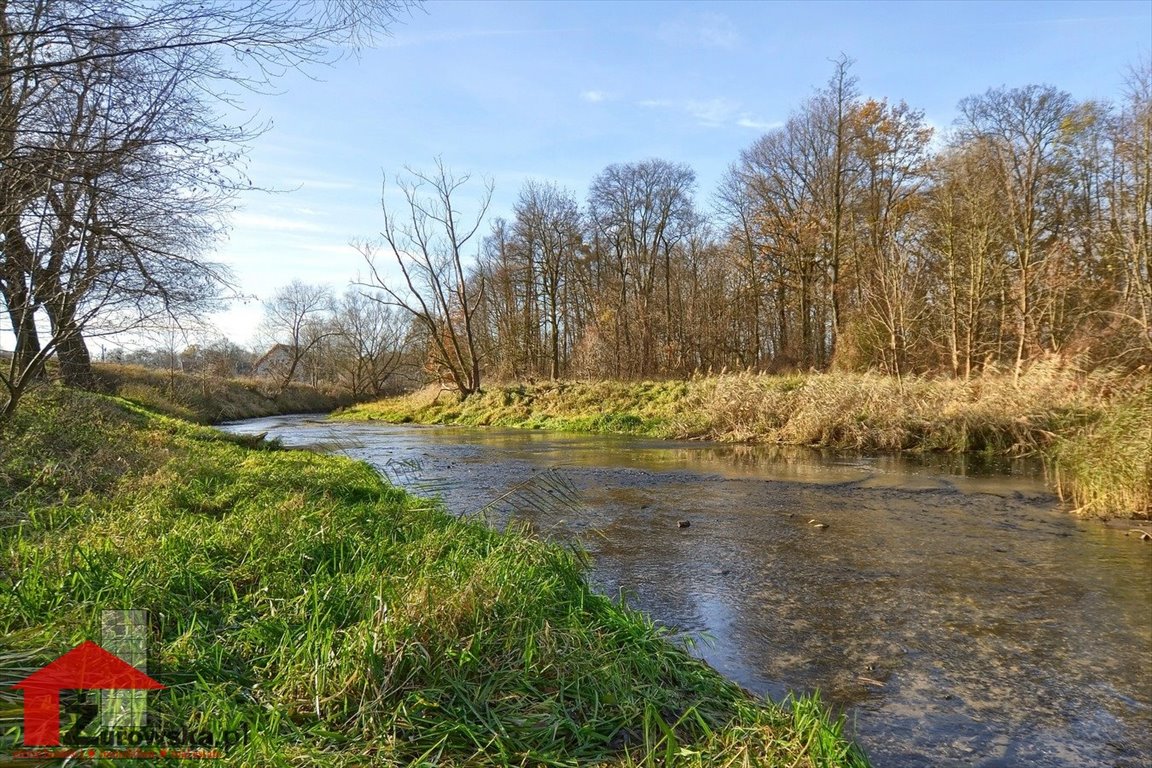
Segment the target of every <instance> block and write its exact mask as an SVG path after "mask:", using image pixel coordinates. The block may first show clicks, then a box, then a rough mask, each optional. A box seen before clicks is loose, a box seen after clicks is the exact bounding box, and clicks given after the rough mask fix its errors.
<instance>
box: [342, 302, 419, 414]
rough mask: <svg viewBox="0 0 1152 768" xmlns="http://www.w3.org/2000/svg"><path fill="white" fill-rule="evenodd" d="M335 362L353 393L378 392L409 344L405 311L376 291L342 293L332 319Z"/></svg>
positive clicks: (391, 375) (403, 359)
mask: <svg viewBox="0 0 1152 768" xmlns="http://www.w3.org/2000/svg"><path fill="white" fill-rule="evenodd" d="M333 327H334V330H335V350H334V353H335V362H336V367H337V368H338V370H339V372H340V374H341V377H342V378H343V379H344V382H345V383H346V384H347V386H348V388H349V389H350V390H351V392H352V394H353V395H356V396H363V395H382V394H384V392H385V391H386V389H387V387H388V383H389V380H390V379H391V378H392V377H393V375H394V374H396V372H397V371H398V370H399V369H400V367H401V366H402V365H403V364H404V362H405V357H406V355H407V352H408V348H409V346H410V343H411V324H410V322H409V318H408V317H407V314H406V313H404V311H403V310H401V309H400V308H398V307H395V306H392V305H390V304H388V303H387V302H386V300H385V299H384V297H382V296H380V295H379V294H378V293H364V292H361V291H358V290H355V289H352V290H349V291H347V292H346V293H345V294H344V297H343V299H341V300H340V302H339V305H338V306H337V308H336V316H335V317H334V318H333Z"/></svg>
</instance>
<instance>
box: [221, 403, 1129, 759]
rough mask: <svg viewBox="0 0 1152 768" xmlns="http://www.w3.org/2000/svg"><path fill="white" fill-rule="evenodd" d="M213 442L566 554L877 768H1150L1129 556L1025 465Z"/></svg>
mask: <svg viewBox="0 0 1152 768" xmlns="http://www.w3.org/2000/svg"><path fill="white" fill-rule="evenodd" d="M226 428H227V429H229V430H230V431H235V432H244V433H252V434H255V433H259V432H264V431H267V432H268V433H269V436H270V437H280V438H282V439H283V441H284V442H285V443H286V444H288V445H294V446H309V447H313V448H317V449H321V450H332V451H339V452H342V453H344V454H347V455H350V456H353V457H356V458H360V459H364V460H366V461H368V462H370V463H372V464H374V465H376V466H378V467H380V468H381V469H382V470H383V471H384V472H385V474H388V475H389V476H390V477H392V478H393V479H394V480H396V481H397V482H399V483H400V484H404V485H408V486H410V487H413V488H415V489H416V490H421V491H423V492H425V493H428V492H438V493H440V494H441V495H442V496H443V498H444V501H445V503H446V504H447V505H448V507H449V509H451V510H452V511H454V512H456V513H460V514H468V513H478V512H480V511H481V510H483V515H484V516H485V518H486V519H488V520H489V522H491V523H492V524H494V525H502V524H504V523H505V522H506V520H507V519H508V517H509V516H510V515H514V516H516V517H518V518H522V519H525V520H527V521H528V522H529V523H530V524H532V525H533V527H534V528H535V529H536V530H537V531H539V532H540V533H542V534H543V535H547V536H556V537H561V538H575V539H578V540H579V541H580V542H581V543H582V544H583V546H584V547H585V548H586V549H588V550H589V551H590V552H591V553H592V555H593V560H594V566H593V570H592V573H591V575H590V576H591V579H592V581H593V583H594V584H595V585H596V587H597V588H598V589H600V590H601V591H603V592H606V593H608V594H613V595H615V594H619V593H623V594H624V595H625V597H626V598H627V600H628V602H629V603H630V604H631V605H633V606H634V607H636V608H639V609H641V610H643V611H646V612H647V613H649V614H650V615H651V616H652V617H653V618H654V619H656V620H657V621H659V622H661V623H663V624H666V625H668V626H671V627H674V628H675V629H676V630H677V631H678V633H680V634H682V635H683V636H686V637H688V638H692V639H695V640H698V641H701V642H698V643H697V644H696V646H695V648H694V650H693V652H694V653H696V654H697V655H699V656H701V657H703V658H704V659H706V660H707V661H708V662H709V663H711V664H712V665H713V666H714V667H716V668H717V669H718V670H720V671H721V672H723V673H724V674H725V675H727V676H729V677H730V678H732V679H734V680H736V681H738V682H739V683H741V684H742V685H744V686H746V687H748V688H749V689H751V690H754V691H757V692H759V693H763V694H767V695H770V696H772V697H775V698H779V697H782V696H784V695H786V693H787V692H788V691H793V690H794V691H810V690H813V689H819V691H820V692H821V694H822V696H823V697H824V699H825V701H827V702H829V703H831V704H833V705H834V706H836V707H837V708H839V709H842V710H843V711H844V712H845V713H846V714H847V716H848V719H849V723H850V727H851V728H852V729H853V730H854V734H855V737H856V738H857V740H858V741H859V743H860V744H861V745H862V746H863V747H864V748H865V750H866V751H867V752H868V754H869V757H870V758H871V759H872V762H873V764H874V765H876V766H897V767H900V766H945V765H975V766H1019V765H1030V766H1095V765H1099V766H1105V765H1107V766H1137V765H1141V766H1145V765H1152V597H1150V595H1152V545H1149V544H1148V543H1146V542H1141V541H1140V540H1139V539H1137V538H1136V537H1134V536H1125V535H1124V530H1123V529H1117V528H1110V527H1108V526H1105V525H1102V524H1100V523H1097V522H1093V521H1082V520H1078V519H1076V518H1074V517H1073V516H1071V515H1070V514H1068V512H1067V511H1066V510H1065V509H1063V508H1061V507H1060V506H1059V504H1058V502H1057V500H1056V499H1055V498H1054V497H1053V496H1052V495H1051V494H1050V493H1049V492H1048V491H1047V490H1046V488H1045V486H1044V483H1043V477H1042V475H1041V474H1040V470H1039V468H1038V467H1036V466H1034V465H1028V464H1021V463H1003V462H1001V463H998V464H994V465H987V464H980V463H978V462H974V461H972V460H971V459H965V458H963V457H945V458H942V459H929V460H926V461H916V460H910V459H906V458H902V457H898V456H889V457H879V458H844V457H843V456H832V455H823V454H820V453H817V452H814V451H807V450H781V449H773V448H766V447H749V446H725V445H717V444H710V443H687V442H664V441H654V440H646V439H636V438H626V437H617V436H585V435H565V434H556V433H546V432H532V431H527V430H508V429H466V428H449V427H411V426H388V425H379V424H363V423H347V424H345V423H339V422H326V421H324V420H323V419H322V418H318V417H302V416H284V417H273V418H268V419H256V420H252V421H247V422H242V423H238V424H233V425H228V426H227V427H226ZM553 470H555V471H553ZM533 478H535V479H533ZM565 483H567V484H570V486H571V487H573V488H574V489H575V490H576V492H577V493H578V495H579V502H580V503H579V504H578V505H574V504H570V503H567V502H566V501H565V500H564V497H565V493H566V491H565V488H564V485H563V484H565ZM509 493H510V494H511V495H510V496H508V497H507V498H504V499H502V500H500V501H497V502H496V503H492V502H493V500H495V499H499V498H500V497H501V496H502V495H504V494H509ZM542 500H543V501H542ZM486 505H487V508H486ZM681 520H686V521H688V522H690V526H689V527H686V528H680V527H678V526H677V522H678V521H681ZM813 521H814V522H815V523H822V524H824V525H826V526H827V527H826V528H820V527H818V526H817V525H815V524H814V523H813Z"/></svg>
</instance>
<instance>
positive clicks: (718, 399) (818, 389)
mask: <svg viewBox="0 0 1152 768" xmlns="http://www.w3.org/2000/svg"><path fill="white" fill-rule="evenodd" d="M339 418H343V419H350V420H364V419H380V420H384V421H390V422H399V423H407V422H414V423H421V424H461V425H493V426H511V427H524V428H534V429H557V430H564V431H578V432H616V433H625V434H636V435H646V436H651V437H660V438H680V439H708V440H720V441H729V442H736V441H748V442H766V443H780V444H788V445H811V446H821V447H829V448H837V449H844V450H853V451H899V450H915V451H947V452H965V451H974V452H986V453H989V454H994V455H1011V456H1020V455H1040V456H1043V457H1044V458H1045V459H1047V460H1048V461H1049V463H1050V466H1052V467H1053V474H1054V477H1055V478H1056V479H1057V481H1058V483H1057V484H1058V487H1059V489H1060V491H1061V493H1062V494H1065V495H1066V497H1067V498H1068V499H1069V500H1070V501H1071V502H1072V503H1073V504H1074V505H1076V507H1077V508H1078V509H1080V510H1082V511H1084V512H1085V513H1092V514H1099V515H1104V516H1109V515H1119V516H1126V517H1147V516H1148V515H1149V513H1150V512H1152V385H1150V383H1149V381H1148V377H1147V375H1144V376H1143V377H1142V378H1135V377H1131V378H1127V379H1124V378H1121V377H1117V376H1110V375H1094V376H1088V377H1085V376H1077V375H1073V374H1070V373H1061V372H1055V371H1044V370H1040V369H1035V370H1033V371H1031V372H1030V373H1029V374H1028V375H1027V376H1025V377H1023V378H1022V379H1021V381H1020V382H1019V385H1018V386H1017V385H1016V384H1015V383H1014V382H1013V381H1012V379H1011V377H1008V376H1004V377H984V378H979V379H973V380H972V381H968V382H965V381H958V380H951V379H948V380H944V379H905V380H904V381H902V382H901V381H897V380H896V379H894V378H891V377H886V376H874V375H864V374H846V373H837V374H812V375H791V376H768V375H750V374H739V375H726V376H711V377H697V378H694V379H692V380H690V381H664V382H634V383H624V382H612V381H601V382H542V383H538V384H531V385H527V384H524V385H516V386H504V387H493V388H491V389H489V390H487V391H485V392H482V393H480V394H477V395H473V396H472V397H469V398H468V399H467V400H465V401H464V402H460V401H459V400H458V399H457V398H456V397H454V396H453V395H452V394H451V393H442V394H439V396H438V397H437V392H436V391H435V390H424V391H421V392H417V393H414V394H411V395H407V396H405V397H400V398H392V399H388V400H383V401H379V402H376V403H369V404H364V405H359V406H356V407H353V408H350V409H349V410H347V411H344V412H343V413H342V414H340V415H339Z"/></svg>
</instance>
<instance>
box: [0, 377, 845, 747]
mask: <svg viewBox="0 0 1152 768" xmlns="http://www.w3.org/2000/svg"><path fill="white" fill-rule="evenodd" d="M26 405H27V407H25V408H24V409H23V410H22V411H21V412H20V413H19V414H18V416H17V418H16V420H15V421H14V422H13V423H12V424H10V425H8V426H6V427H5V432H4V434H3V436H2V437H3V440H2V441H0V508H2V514H3V516H4V518H3V527H0V632H2V637H3V641H2V645H0V664H2V667H0V668H2V670H3V676H4V678H5V680H4V681H3V684H2V685H0V718H3V719H4V720H5V721H8V722H6V723H5V726H8V725H10V724H11V723H12V722H14V721H16V720H17V719H18V713H19V698H18V694H17V693H16V692H14V691H12V690H10V689H9V688H8V686H9V685H10V684H11V682H13V681H14V680H16V679H18V678H19V677H21V676H22V675H23V674H27V673H28V672H29V671H31V669H33V668H35V667H36V666H39V665H40V664H43V663H44V662H46V661H47V660H49V659H50V658H52V657H53V656H55V655H56V654H59V653H61V652H62V651H64V650H66V649H67V648H69V647H71V646H72V645H74V644H75V643H77V642H78V641H79V640H80V639H82V638H84V637H91V636H93V635H94V634H95V633H97V630H98V624H99V615H100V611H101V609H104V608H124V607H132V608H146V609H148V610H149V611H150V617H151V630H152V645H151V656H152V660H151V662H150V663H151V666H150V672H151V673H152V674H154V676H156V677H158V678H159V679H160V680H161V681H162V682H164V683H165V684H166V685H168V686H169V688H168V690H167V691H164V692H162V693H160V694H151V697H152V698H151V699H150V702H151V703H150V712H151V716H152V717H155V718H159V719H160V721H161V722H165V723H176V724H190V725H193V726H196V727H203V728H226V727H230V726H233V725H235V724H236V723H249V724H250V725H251V734H252V738H251V740H250V742H249V743H248V744H246V745H244V746H242V747H238V748H235V749H234V750H232V751H231V752H230V753H229V755H228V757H227V760H226V763H227V764H230V765H252V766H269V765H285V766H286V765H317V766H352V765H364V764H368V763H371V764H377V765H378V764H385V765H387V764H395V765H410V764H416V763H424V764H437V765H454V764H468V765H509V764H517V765H519V764H525V765H527V764H531V765H587V764H594V763H601V764H608V765H641V764H643V765H655V764H661V765H672V764H676V765H698V766H713V765H745V764H760V765H782V766H784V765H786V766H838V765H864V764H865V761H864V760H863V758H862V757H861V756H860V755H859V754H858V753H857V752H855V751H854V750H852V748H850V747H849V746H848V745H847V744H846V743H845V742H844V741H843V740H842V739H841V738H840V736H839V735H838V730H837V726H836V725H835V724H833V723H831V722H830V721H829V720H828V719H827V718H826V717H825V716H824V715H823V713H822V710H821V707H820V706H819V704H818V703H817V702H814V701H812V700H809V699H804V700H801V701H798V702H795V703H794V704H793V705H792V706H791V708H790V709H785V708H782V707H778V706H776V705H773V704H765V703H764V702H762V701H760V700H758V699H755V698H753V697H751V696H750V695H748V694H746V693H745V692H743V691H742V690H741V689H739V688H738V687H736V686H735V685H733V684H731V683H729V682H727V681H726V680H725V679H724V678H722V677H721V676H720V675H719V674H717V673H716V672H715V671H714V670H712V669H711V668H709V667H707V666H706V665H704V664H702V663H701V662H699V661H696V660H694V659H693V658H691V657H690V656H688V655H687V654H686V653H684V652H683V651H682V650H680V649H679V648H678V647H676V646H674V645H673V644H671V643H670V642H668V641H667V640H666V639H665V638H664V637H663V633H662V631H661V630H660V629H659V628H658V627H655V626H653V625H652V623H651V622H650V621H648V620H647V619H646V618H645V617H644V616H642V615H640V614H638V613H636V612H634V611H631V610H629V609H627V608H626V607H623V606H621V605H619V604H617V603H615V602H613V601H612V600H610V599H608V598H606V597H603V596H600V595H597V594H594V593H593V592H592V591H591V590H590V588H589V587H588V584H587V582H586V581H585V580H584V578H583V575H582V571H583V567H584V563H583V558H582V556H580V555H579V554H577V553H574V552H572V551H569V550H568V549H564V548H562V547H559V546H556V545H552V544H546V543H543V542H541V541H538V540H536V539H533V538H531V537H530V536H528V535H526V534H525V533H523V532H515V531H513V532H508V533H499V532H496V531H493V530H491V529H489V528H487V527H485V526H484V525H481V524H479V523H477V522H473V521H466V520H460V519H456V518H453V517H452V516H450V515H448V514H446V513H445V512H444V511H443V510H441V509H439V508H437V507H436V506H435V505H434V504H431V503H429V502H427V501H425V500H422V499H418V498H415V497H413V496H410V495H408V494H406V493H404V492H402V491H400V490H397V489H395V488H393V487H390V486H389V485H387V484H386V483H385V482H384V481H382V480H381V479H380V478H379V477H378V476H377V475H376V474H375V473H374V472H373V471H372V470H371V469H370V468H368V467H367V466H366V465H364V464H361V463H358V462H353V461H350V460H347V459H344V458H340V457H333V456H322V455H316V454H312V453H307V452H299V451H283V450H276V449H275V446H264V445H262V444H256V445H245V444H243V443H244V439H242V438H235V439H233V438H228V437H226V436H224V435H222V434H221V433H218V432H216V431H214V430H210V429H206V428H201V427H195V426H192V425H190V424H187V423H185V422H181V421H177V420H173V419H169V418H165V417H161V416H157V415H154V414H152V413H149V412H147V411H143V410H141V409H138V408H136V407H133V406H129V405H127V404H124V403H122V402H119V401H113V400H110V399H107V398H102V397H99V396H93V395H80V394H70V393H51V394H48V395H43V394H42V395H40V396H39V397H37V398H35V399H33V400H30V401H29V402H28V403H27V404H26ZM249 442H250V441H249Z"/></svg>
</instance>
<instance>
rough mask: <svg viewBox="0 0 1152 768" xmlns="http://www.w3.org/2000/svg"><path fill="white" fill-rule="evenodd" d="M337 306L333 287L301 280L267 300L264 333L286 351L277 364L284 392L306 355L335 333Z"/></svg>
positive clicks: (280, 348)
mask: <svg viewBox="0 0 1152 768" xmlns="http://www.w3.org/2000/svg"><path fill="white" fill-rule="evenodd" d="M334 308H335V302H334V299H333V297H332V289H331V288H329V287H328V286H326V285H307V284H305V283H302V282H300V281H299V280H293V281H292V282H291V283H289V284H288V285H286V286H284V287H283V288H281V289H280V290H279V291H277V292H276V294H275V295H274V296H273V297H272V298H271V299H269V300H268V301H266V302H264V320H263V321H262V322H261V332H262V335H263V336H265V337H267V338H268V339H269V340H271V341H272V342H273V343H274V345H275V346H274V347H273V351H275V350H277V349H279V350H282V351H283V353H284V356H283V357H282V359H281V362H279V363H278V364H277V366H276V367H277V368H279V371H278V374H279V379H280V391H281V392H283V391H284V390H285V389H287V387H288V385H289V384H290V383H292V381H294V380H295V379H296V376H297V373H298V372H300V370H301V363H302V362H303V361H304V360H305V358H307V357H308V356H309V355H310V354H312V353H313V352H314V351H315V350H316V349H318V348H319V347H320V345H322V344H323V343H324V342H325V341H326V340H327V339H329V338H331V337H332V336H335V335H336V329H335V328H334V327H333V324H332V313H333V310H334Z"/></svg>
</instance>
